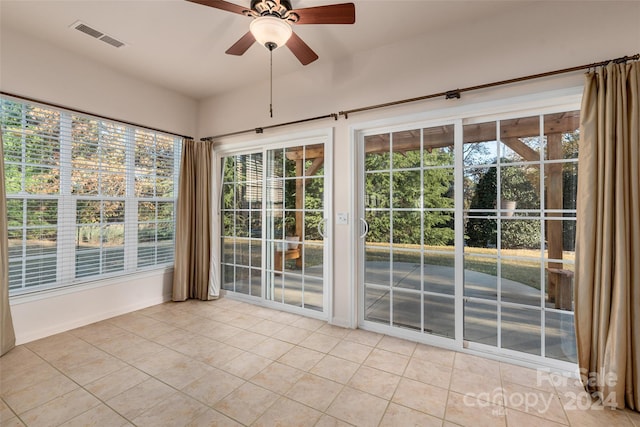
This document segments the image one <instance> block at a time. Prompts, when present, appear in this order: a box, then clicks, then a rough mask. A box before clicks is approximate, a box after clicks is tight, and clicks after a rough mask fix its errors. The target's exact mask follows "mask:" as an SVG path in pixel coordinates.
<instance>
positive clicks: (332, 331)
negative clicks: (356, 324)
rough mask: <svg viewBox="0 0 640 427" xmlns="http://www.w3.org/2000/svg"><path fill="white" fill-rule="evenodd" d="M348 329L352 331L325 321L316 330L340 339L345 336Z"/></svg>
mask: <svg viewBox="0 0 640 427" xmlns="http://www.w3.org/2000/svg"><path fill="white" fill-rule="evenodd" d="M350 331H352V329H348V328H342V327H340V326H336V325H330V324H328V323H325V324H324V325H322V327H321V328H320V329H318V332H321V333H323V334H325V335H331V336H332V337H336V338H340V339H342V338H344V337H346V336H347V334H348V333H349V332H350Z"/></svg>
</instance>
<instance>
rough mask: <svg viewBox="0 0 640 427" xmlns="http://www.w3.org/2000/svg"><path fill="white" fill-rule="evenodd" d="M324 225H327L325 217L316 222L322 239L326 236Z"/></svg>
mask: <svg viewBox="0 0 640 427" xmlns="http://www.w3.org/2000/svg"><path fill="white" fill-rule="evenodd" d="M326 225H327V218H323V219H322V221H320V222H319V223H318V233H320V235H321V236H322V238H323V239H326V238H327V236H326V234H325V230H326V228H327V227H326Z"/></svg>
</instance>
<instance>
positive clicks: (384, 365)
mask: <svg viewBox="0 0 640 427" xmlns="http://www.w3.org/2000/svg"><path fill="white" fill-rule="evenodd" d="M408 363H409V357H408V356H403V355H401V354H398V353H392V352H390V351H387V350H381V349H379V348H375V349H373V350H372V351H371V353H370V354H369V357H367V360H365V361H364V365H365V366H369V367H370V368H376V369H380V370H382V371H386V372H390V373H392V374H396V375H402V374H403V373H404V370H405V368H406V367H407V364H408Z"/></svg>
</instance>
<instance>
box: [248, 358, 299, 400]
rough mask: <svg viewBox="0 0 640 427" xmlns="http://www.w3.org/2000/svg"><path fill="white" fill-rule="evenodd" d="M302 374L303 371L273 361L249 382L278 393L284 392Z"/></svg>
mask: <svg viewBox="0 0 640 427" xmlns="http://www.w3.org/2000/svg"><path fill="white" fill-rule="evenodd" d="M303 376H304V371H301V370H299V369H296V368H293V367H291V366H288V365H284V364H282V363H279V362H273V363H272V364H271V365H269V366H267V367H266V368H264V369H263V370H262V371H260V373H258V374H257V375H255V376H254V377H253V378H251V382H252V383H254V384H257V385H259V386H260V387H264V388H266V389H267V390H271V391H273V392H275V393H278V394H284V393H286V392H287V391H289V389H290V388H291V387H293V385H294V384H295V383H296V382H297V381H298V380H299V379H300V378H302V377H303Z"/></svg>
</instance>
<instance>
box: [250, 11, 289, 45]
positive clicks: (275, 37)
mask: <svg viewBox="0 0 640 427" xmlns="http://www.w3.org/2000/svg"><path fill="white" fill-rule="evenodd" d="M249 30H250V31H251V34H253V37H255V39H256V40H257V41H258V43H260V44H261V45H263V46H265V47H266V48H267V49H269V50H274V49H277V48H279V47H281V46H284V45H285V44H286V43H287V41H288V40H289V38H290V37H291V33H292V32H293V30H292V29H291V25H289V24H288V23H287V22H285V21H284V20H282V19H280V18H277V17H275V16H260V17H258V18H255V19H254V20H253V21H251V24H250V25H249Z"/></svg>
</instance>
